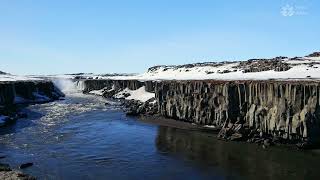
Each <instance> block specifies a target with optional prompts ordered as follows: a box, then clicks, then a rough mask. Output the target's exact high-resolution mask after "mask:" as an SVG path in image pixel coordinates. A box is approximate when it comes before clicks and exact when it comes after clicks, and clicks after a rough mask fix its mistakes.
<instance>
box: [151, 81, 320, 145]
mask: <svg viewBox="0 0 320 180" xmlns="http://www.w3.org/2000/svg"><path fill="white" fill-rule="evenodd" d="M155 92H156V99H157V101H158V104H159V106H158V110H159V113H160V114H162V115H164V116H166V117H170V118H174V119H178V120H183V121H188V122H192V123H196V124H202V125H215V126H217V127H221V128H223V127H228V126H230V125H229V124H238V125H239V124H241V125H243V126H244V127H246V128H249V129H252V130H255V131H256V132H257V133H260V134H267V135H272V136H277V137H281V138H284V139H288V140H293V141H296V140H299V141H307V142H315V141H319V137H320V136H319V135H320V109H319V99H320V96H319V93H320V83H319V82H294V81H291V82H284V81H278V82H277V81H233V82H231V81H167V82H158V83H157V84H156V87H155ZM231 128H232V126H231Z"/></svg>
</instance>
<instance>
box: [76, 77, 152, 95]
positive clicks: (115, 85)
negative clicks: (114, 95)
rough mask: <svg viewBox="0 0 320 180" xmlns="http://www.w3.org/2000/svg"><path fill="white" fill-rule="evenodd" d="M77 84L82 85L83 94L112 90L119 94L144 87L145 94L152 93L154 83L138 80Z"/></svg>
mask: <svg viewBox="0 0 320 180" xmlns="http://www.w3.org/2000/svg"><path fill="white" fill-rule="evenodd" d="M78 84H83V92H84V93H88V92H90V91H94V90H101V89H105V90H106V91H110V90H114V91H115V92H119V91H121V90H123V89H126V88H128V89H130V90H136V89H139V88H140V87H142V86H145V87H146V91H147V92H154V89H155V88H154V86H155V82H154V81H139V80H111V79H105V80H100V79H99V80H83V81H78Z"/></svg>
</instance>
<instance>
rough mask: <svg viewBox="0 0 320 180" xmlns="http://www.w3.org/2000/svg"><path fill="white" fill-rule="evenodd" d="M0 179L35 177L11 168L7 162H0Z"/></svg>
mask: <svg viewBox="0 0 320 180" xmlns="http://www.w3.org/2000/svg"><path fill="white" fill-rule="evenodd" d="M0 179H2V180H35V179H36V178H35V177H33V176H30V175H28V174H25V173H22V172H20V171H18V170H13V169H11V167H10V166H9V165H8V164H2V163H0Z"/></svg>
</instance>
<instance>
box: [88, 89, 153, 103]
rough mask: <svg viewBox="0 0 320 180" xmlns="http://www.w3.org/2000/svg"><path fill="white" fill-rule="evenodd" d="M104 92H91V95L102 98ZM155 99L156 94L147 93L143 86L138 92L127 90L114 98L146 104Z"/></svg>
mask: <svg viewBox="0 0 320 180" xmlns="http://www.w3.org/2000/svg"><path fill="white" fill-rule="evenodd" d="M109 91H110V90H109ZM104 92H105V90H104V89H101V90H94V91H90V92H89V94H93V95H98V96H102V95H103V93H104ZM154 97H155V93H150V92H147V91H146V88H145V86H142V87H141V88H139V89H137V90H130V89H128V88H126V89H124V90H122V91H120V92H118V93H117V94H115V95H114V96H113V98H115V99H126V100H137V101H141V102H146V101H148V100H149V99H151V98H154Z"/></svg>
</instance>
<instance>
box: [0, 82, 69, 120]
mask: <svg viewBox="0 0 320 180" xmlns="http://www.w3.org/2000/svg"><path fill="white" fill-rule="evenodd" d="M62 96H64V94H63V93H62V92H61V91H60V90H59V89H57V88H56V87H55V86H54V84H53V83H52V82H51V81H2V82H0V107H1V108H0V114H2V113H1V111H3V110H4V109H8V108H10V107H12V106H14V105H17V104H29V103H43V102H49V101H53V100H57V99H59V98H60V97H62Z"/></svg>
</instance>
